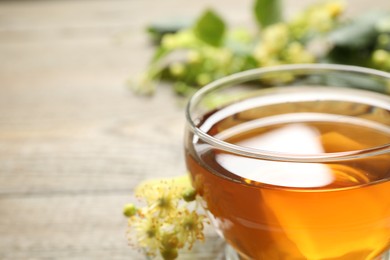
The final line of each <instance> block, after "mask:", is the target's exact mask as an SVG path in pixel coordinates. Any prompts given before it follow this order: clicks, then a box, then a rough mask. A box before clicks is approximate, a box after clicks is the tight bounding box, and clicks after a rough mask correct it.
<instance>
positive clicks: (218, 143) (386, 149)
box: [185, 64, 390, 163]
mask: <svg viewBox="0 0 390 260" xmlns="http://www.w3.org/2000/svg"><path fill="white" fill-rule="evenodd" d="M299 70H306V71H311V72H316V71H334V72H345V73H348V72H349V73H360V74H366V75H371V76H378V77H382V78H384V79H389V80H390V73H388V72H384V71H380V70H375V69H370V68H364V67H358V66H350V65H339V64H290V65H279V66H272V67H264V68H256V69H251V70H247V71H242V72H238V73H235V74H231V75H229V76H225V77H223V78H220V79H217V80H215V81H213V82H211V83H209V84H207V85H205V86H204V87H202V88H200V89H199V90H198V91H196V92H195V94H194V95H193V96H192V97H191V98H190V99H189V101H188V103H187V106H186V110H185V117H186V122H187V125H188V126H189V127H190V129H191V130H192V131H193V133H194V134H195V135H197V136H198V137H199V138H201V139H202V140H203V141H205V142H206V143H208V144H210V145H212V146H214V147H216V148H218V149H221V150H223V151H226V152H230V153H233V154H238V155H241V156H245V157H250V158H256V159H262V160H269V161H283V162H307V163H321V162H334V161H343V160H351V159H357V158H366V157H369V156H375V155H381V154H385V153H390V143H388V144H385V145H381V146H374V147H370V148H366V149H361V150H352V151H345V152H333V153H317V154H293V153H282V152H276V151H268V150H262V149H256V148H250V147H244V146H239V145H235V144H232V143H229V142H226V141H223V140H221V139H218V138H215V137H213V136H212V135H209V134H207V133H206V132H205V131H203V130H201V129H200V128H199V127H198V126H197V125H196V123H195V122H194V121H193V120H192V116H191V114H192V112H193V109H194V106H195V105H196V103H197V101H199V100H200V99H201V98H202V97H203V96H204V95H205V94H207V93H209V92H211V91H213V90H214V89H216V88H218V87H223V86H225V85H229V83H235V82H238V83H242V82H245V81H248V80H252V79H254V77H255V76H256V77H259V76H261V75H265V74H267V73H273V72H287V71H289V72H293V71H299ZM231 85H233V84H231ZM231 85H230V86H231Z"/></svg>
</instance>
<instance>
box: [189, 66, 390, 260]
mask: <svg viewBox="0 0 390 260" xmlns="http://www.w3.org/2000/svg"><path fill="white" fill-rule="evenodd" d="M388 94H390V74H389V73H386V72H382V71H376V70H372V69H367V68H360V67H352V66H343V65H331V64H328V65H326V64H316V65H314V64H302V65H284V66H279V67H270V68H260V69H254V70H250V71H245V72H241V73H238V74H234V75H231V76H228V77H225V78H222V79H220V80H217V81H215V82H213V83H211V84H209V85H207V86H205V87H203V88H202V89H200V90H199V91H198V92H197V93H195V95H193V97H192V98H191V100H190V101H189V103H188V106H187V110H186V117H187V126H186V134H185V158H186V165H187V168H188V171H189V173H190V176H191V180H192V184H193V186H194V188H195V189H196V191H197V192H198V194H199V195H200V197H201V200H202V205H203V206H204V208H205V210H206V212H207V213H208V215H209V217H210V220H211V222H212V223H213V225H214V226H215V228H216V230H217V232H218V233H219V234H220V236H221V237H222V238H223V239H224V240H225V241H226V243H227V245H228V246H227V251H226V252H227V258H228V259H266V260H273V259H315V260H318V259H327V260H330V259H346V260H349V259H351V260H359V259H390V257H389V253H388V250H389V249H390V96H389V95H388Z"/></svg>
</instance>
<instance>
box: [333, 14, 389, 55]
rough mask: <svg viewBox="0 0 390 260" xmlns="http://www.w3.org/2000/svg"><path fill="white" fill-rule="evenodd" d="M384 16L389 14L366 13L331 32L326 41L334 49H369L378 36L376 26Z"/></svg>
mask: <svg viewBox="0 0 390 260" xmlns="http://www.w3.org/2000/svg"><path fill="white" fill-rule="evenodd" d="M386 15H389V13H388V12H385V11H371V12H368V13H366V14H364V15H362V16H360V17H358V18H357V19H355V20H353V21H351V22H350V23H347V24H345V25H344V26H342V27H340V28H338V29H336V30H334V31H332V32H331V33H330V34H329V36H328V39H329V41H330V42H331V43H332V44H334V45H335V46H336V47H342V48H348V49H354V50H357V49H365V48H370V47H372V45H373V44H374V43H375V40H376V37H377V35H378V32H377V30H376V25H377V23H378V22H379V21H380V19H382V18H383V17H385V16H386Z"/></svg>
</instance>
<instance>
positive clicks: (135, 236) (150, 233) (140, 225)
mask: <svg viewBox="0 0 390 260" xmlns="http://www.w3.org/2000/svg"><path fill="white" fill-rule="evenodd" d="M129 227H131V228H129V230H128V233H127V234H128V240H129V243H130V244H133V245H135V244H136V245H137V246H139V247H141V248H143V249H144V250H145V252H146V254H147V255H155V252H156V251H157V250H158V249H159V248H160V242H159V239H158V238H159V237H160V228H159V227H160V223H159V222H158V219H157V218H154V217H151V216H147V217H131V218H129Z"/></svg>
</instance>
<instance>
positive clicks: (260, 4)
mask: <svg viewBox="0 0 390 260" xmlns="http://www.w3.org/2000/svg"><path fill="white" fill-rule="evenodd" d="M253 11H254V14H255V17H256V20H257V23H258V25H259V26H260V27H267V26H268V25H271V24H274V23H277V22H280V21H281V20H282V16H283V15H282V8H281V0H255V4H254V6H253Z"/></svg>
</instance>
